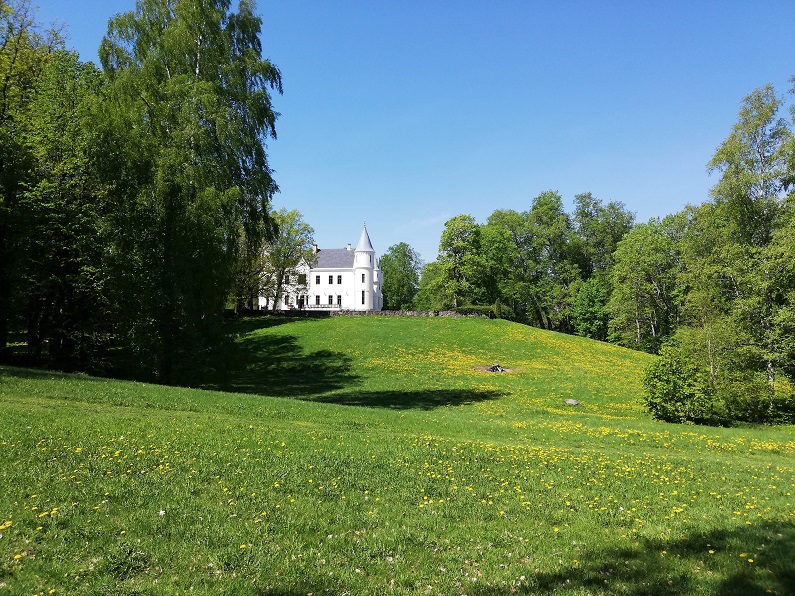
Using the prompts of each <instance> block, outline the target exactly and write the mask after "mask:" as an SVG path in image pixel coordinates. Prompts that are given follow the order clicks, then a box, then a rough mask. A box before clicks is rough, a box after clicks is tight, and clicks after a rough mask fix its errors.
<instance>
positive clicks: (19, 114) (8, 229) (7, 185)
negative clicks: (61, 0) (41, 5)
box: [0, 0, 63, 359]
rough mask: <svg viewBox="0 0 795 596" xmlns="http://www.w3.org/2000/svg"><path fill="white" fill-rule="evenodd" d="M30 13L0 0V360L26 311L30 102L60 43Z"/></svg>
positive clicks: (28, 5) (28, 7)
mask: <svg viewBox="0 0 795 596" xmlns="http://www.w3.org/2000/svg"><path fill="white" fill-rule="evenodd" d="M34 17H35V10H34V8H33V3H32V2H31V0H11V1H10V2H5V1H2V0H0V359H2V358H3V357H4V356H6V355H7V354H6V349H7V345H8V334H9V323H10V320H11V318H12V317H14V316H15V315H16V316H20V317H21V316H24V312H25V310H26V307H25V305H24V302H25V298H24V295H22V293H21V290H20V288H19V281H20V280H19V277H20V274H21V270H20V268H19V258H20V251H21V250H22V248H21V246H20V243H21V242H23V241H24V239H25V234H24V231H23V230H24V223H25V219H26V216H27V214H26V213H25V212H24V209H22V208H21V206H20V200H19V199H20V195H21V193H22V192H23V191H24V187H25V185H26V184H27V183H28V182H30V181H31V179H32V178H31V171H32V170H33V169H35V165H34V157H33V156H32V155H31V153H30V151H29V150H28V149H29V148H28V146H27V142H26V139H27V138H28V133H29V130H30V117H31V109H30V102H31V101H32V99H33V98H34V97H35V91H36V85H37V84H38V81H39V77H40V76H41V73H42V71H43V70H44V67H45V66H46V64H47V62H48V61H49V59H50V57H51V56H52V53H53V52H54V51H55V50H57V49H59V48H61V47H62V45H63V40H62V38H61V35H60V34H59V32H58V31H56V30H54V29H44V28H43V27H42V26H41V25H39V24H38V23H37V22H36V20H35V18H34ZM33 180H35V177H34V178H33Z"/></svg>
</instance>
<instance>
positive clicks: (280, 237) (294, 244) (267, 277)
mask: <svg viewBox="0 0 795 596" xmlns="http://www.w3.org/2000/svg"><path fill="white" fill-rule="evenodd" d="M273 218H274V221H275V223H276V228H277V231H276V233H275V235H274V237H273V239H272V240H271V241H269V242H267V243H266V244H265V252H264V256H265V260H264V275H263V285H262V287H263V289H264V290H266V291H267V290H270V292H268V293H266V294H265V295H266V296H267V297H268V298H269V299H271V300H273V306H274V307H275V306H276V305H277V304H279V302H280V301H281V299H282V295H283V293H284V285H285V278H289V279H291V280H292V282H291V283H293V284H295V282H296V279H297V277H298V275H299V273H301V271H303V269H301V268H300V265H301V263H302V262H305V263H308V264H309V265H312V264H313V262H312V261H313V259H314V255H313V253H312V246H313V244H314V235H315V230H314V229H313V228H312V226H310V225H309V224H308V223H306V222H305V221H304V218H303V216H302V215H301V214H300V213H299V212H298V211H296V210H295V209H293V210H292V211H287V209H280V210H279V211H276V212H275V213H274V214H273ZM305 284H306V280H304V285H305Z"/></svg>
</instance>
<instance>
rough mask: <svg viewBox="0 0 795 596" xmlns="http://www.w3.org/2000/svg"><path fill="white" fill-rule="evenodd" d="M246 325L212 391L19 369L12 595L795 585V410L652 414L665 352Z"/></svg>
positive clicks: (507, 332)
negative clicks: (706, 418)
mask: <svg viewBox="0 0 795 596" xmlns="http://www.w3.org/2000/svg"><path fill="white" fill-rule="evenodd" d="M233 325H235V329H237V331H238V332H239V336H238V339H237V342H236V344H235V347H234V348H233V349H231V350H230V352H229V354H228V360H229V361H230V362H231V363H232V367H231V370H230V371H228V372H227V374H226V375H223V376H222V377H221V378H222V381H221V382H220V383H219V382H218V380H217V379H210V378H206V379H201V378H197V379H196V385H197V386H203V387H205V390H201V389H186V388H169V387H160V386H155V385H145V384H139V383H129V382H122V381H114V380H106V379H96V378H91V377H86V376H80V375H66V374H58V373H51V372H46V371H36V370H28V369H9V368H0V407H1V408H2V409H1V410H0V416H1V418H0V420H2V422H1V423H0V487H2V490H0V595H2V594H5V593H8V594H48V593H54V594H163V593H173V594H181V593H185V592H187V591H189V590H192V591H193V593H200V594H201V593H204V594H217V593H229V594H280V595H282V594H309V593H312V594H326V593H332V594H342V593H346V592H347V593H350V594H385V593H387V594H389V593H394V594H401V593H418V594H425V593H427V594H459V593H461V594H482V595H486V594H493V593H506V594H508V593H520V594H537V593H540V594H544V593H550V592H561V593H565V594H627V595H629V594H682V595H684V594H715V595H725V594H743V595H744V594H766V593H774V594H793V593H795V561H793V556H792V555H793V553H795V498H794V497H793V496H792V495H793V493H795V432H793V427H791V426H790V427H778V428H767V427H764V428H751V427H742V428H730V429H716V428H705V427H697V426H676V425H667V424H662V423H657V422H653V421H651V420H650V419H649V417H648V415H646V414H645V413H644V411H643V408H642V405H641V401H640V397H639V396H640V385H639V379H640V373H641V370H642V367H643V365H644V364H645V363H646V362H648V360H649V358H650V357H649V356H647V355H644V354H639V353H636V352H631V351H628V350H623V349H620V348H616V347H613V346H609V345H606V344H600V343H595V342H590V341H588V340H583V339H580V338H574V337H569V336H563V335H559V334H553V333H547V332H543V331H540V330H537V329H533V328H530V327H524V326H520V325H516V324H511V323H508V322H505V321H490V320H482V319H442V318H429V319H419V318H418V319H410V318H386V317H384V318H381V317H357V318H330V319H319V320H286V319H258V320H246V321H239V322H236V323H234V324H233ZM494 362H499V363H500V364H502V365H503V366H505V367H508V368H510V369H512V372H510V373H502V374H500V373H486V372H481V371H478V370H475V367H477V366H480V365H489V364H493V363H494ZM211 389H224V390H225V392H221V391H216V390H211ZM568 398H574V399H577V400H579V401H580V402H582V405H580V406H578V407H572V406H567V405H566V404H565V403H564V400H566V399H568Z"/></svg>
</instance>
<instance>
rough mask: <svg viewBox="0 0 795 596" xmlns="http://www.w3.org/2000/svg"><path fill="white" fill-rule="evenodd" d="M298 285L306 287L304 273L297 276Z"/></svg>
mask: <svg viewBox="0 0 795 596" xmlns="http://www.w3.org/2000/svg"><path fill="white" fill-rule="evenodd" d="M298 283H299V285H302V286H305V285H306V273H299V274H298Z"/></svg>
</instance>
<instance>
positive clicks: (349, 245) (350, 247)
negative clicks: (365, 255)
mask: <svg viewBox="0 0 795 596" xmlns="http://www.w3.org/2000/svg"><path fill="white" fill-rule="evenodd" d="M352 248H353V247H352V246H351V243H350V242H348V249H347V250H352Z"/></svg>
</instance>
